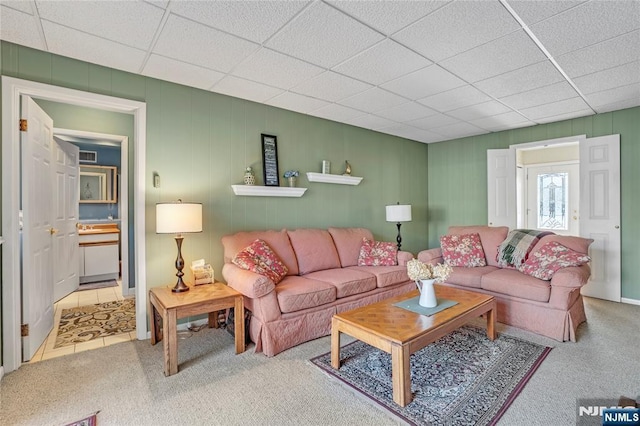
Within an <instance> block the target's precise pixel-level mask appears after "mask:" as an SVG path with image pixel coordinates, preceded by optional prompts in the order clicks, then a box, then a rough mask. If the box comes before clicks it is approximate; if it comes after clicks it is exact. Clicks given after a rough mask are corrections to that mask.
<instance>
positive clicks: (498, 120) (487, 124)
mask: <svg viewBox="0 0 640 426" xmlns="http://www.w3.org/2000/svg"><path fill="white" fill-rule="evenodd" d="M470 123H471V124H473V125H474V126H478V127H480V128H482V129H485V130H489V131H491V132H495V131H498V130H503V129H512V128H516V127H524V126H533V125H534V124H536V123H534V122H532V121H529V120H527V119H526V118H524V117H523V116H522V115H520V114H518V113H517V112H515V111H510V112H505V113H504V114H498V115H493V116H491V117H483V118H478V119H477V120H472V121H470Z"/></svg>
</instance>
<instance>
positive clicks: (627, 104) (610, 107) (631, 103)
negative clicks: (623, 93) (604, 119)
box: [594, 98, 640, 114]
mask: <svg viewBox="0 0 640 426" xmlns="http://www.w3.org/2000/svg"><path fill="white" fill-rule="evenodd" d="M638 105H640V100H638V99H637V98H636V99H627V100H625V101H616V102H613V103H611V104H606V105H601V106H596V107H594V109H595V110H596V111H597V112H598V114H602V113H605V112H610V111H617V110H620V109H627V108H633V107H637V106H638Z"/></svg>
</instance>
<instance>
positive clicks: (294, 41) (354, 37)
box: [265, 2, 384, 68]
mask: <svg viewBox="0 0 640 426" xmlns="http://www.w3.org/2000/svg"><path fill="white" fill-rule="evenodd" d="M383 38H384V36H383V35H382V34H380V33H378V32H376V31H374V30H372V29H371V28H369V27H367V26H365V25H363V24H361V23H360V22H358V21H356V20H355V19H353V18H351V17H349V16H347V15H345V14H343V13H341V12H339V11H337V10H336V9H334V8H333V7H331V6H329V5H327V4H325V3H322V2H317V3H314V4H313V5H311V6H310V7H308V8H307V9H305V10H304V11H303V12H302V13H301V14H300V15H298V16H297V17H296V18H295V19H294V20H292V21H291V22H290V23H289V24H287V25H286V26H285V27H284V28H282V29H281V30H280V31H279V32H278V33H277V34H276V35H275V36H274V37H273V38H271V39H270V40H268V41H267V42H266V44H265V45H266V46H267V47H270V48H272V49H274V50H278V51H280V52H283V53H286V54H288V55H291V56H294V57H297V58H300V59H304V60H306V61H308V62H311V63H313V64H316V65H320V66H323V67H326V68H331V67H333V66H335V65H337V64H339V63H340V62H343V61H344V60H346V59H347V58H350V57H351V56H353V55H355V54H356V53H358V52H360V51H361V50H363V49H366V48H367V47H369V46H373V45H374V44H375V43H377V42H379V41H380V40H382V39H383Z"/></svg>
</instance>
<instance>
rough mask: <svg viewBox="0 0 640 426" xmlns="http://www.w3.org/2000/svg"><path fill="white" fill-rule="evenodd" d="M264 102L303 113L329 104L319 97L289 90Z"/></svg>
mask: <svg viewBox="0 0 640 426" xmlns="http://www.w3.org/2000/svg"><path fill="white" fill-rule="evenodd" d="M266 103H267V104H268V105H273V106H276V107H279V108H284V109H288V110H291V111H297V112H301V113H303V114H306V113H308V112H309V111H313V110H316V109H319V108H322V107H323V106H326V105H329V103H328V102H325V101H321V100H320V99H315V98H310V97H308V96H304V95H298V94H297V93H291V92H284V93H282V94H280V95H278V96H276V97H274V98H271V99H269V100H268V101H267V102H266Z"/></svg>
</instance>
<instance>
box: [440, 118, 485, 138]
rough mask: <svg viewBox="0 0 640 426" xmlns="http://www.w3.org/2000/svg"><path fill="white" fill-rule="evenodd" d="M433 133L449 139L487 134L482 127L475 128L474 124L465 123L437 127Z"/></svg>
mask: <svg viewBox="0 0 640 426" xmlns="http://www.w3.org/2000/svg"><path fill="white" fill-rule="evenodd" d="M433 131H434V132H436V133H438V134H441V135H442V136H445V137H447V138H449V139H455V138H464V137H467V136H473V135H481V134H483V133H487V131H486V130H484V129H481V128H480V127H477V126H474V125H473V124H469V123H464V122H461V123H456V124H449V125H447V126H442V127H436V128H434V129H433Z"/></svg>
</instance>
